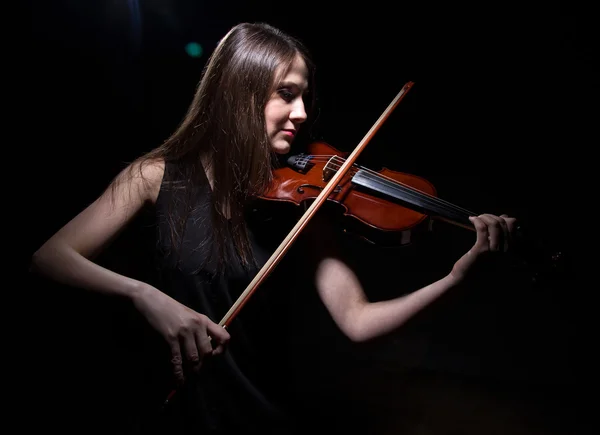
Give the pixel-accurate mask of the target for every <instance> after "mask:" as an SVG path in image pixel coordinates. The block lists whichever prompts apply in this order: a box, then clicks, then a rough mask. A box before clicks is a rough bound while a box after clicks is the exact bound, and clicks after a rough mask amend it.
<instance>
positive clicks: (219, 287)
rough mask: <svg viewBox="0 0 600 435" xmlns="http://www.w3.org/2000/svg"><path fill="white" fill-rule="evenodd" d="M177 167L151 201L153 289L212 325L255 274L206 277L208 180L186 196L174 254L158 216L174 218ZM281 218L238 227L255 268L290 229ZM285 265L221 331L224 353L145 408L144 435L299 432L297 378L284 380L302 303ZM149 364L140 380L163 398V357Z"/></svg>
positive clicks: (169, 168) (166, 381)
mask: <svg viewBox="0 0 600 435" xmlns="http://www.w3.org/2000/svg"><path fill="white" fill-rule="evenodd" d="M177 169H178V168H177V166H176V165H175V164H173V163H168V164H167V165H166V167H165V174H164V178H163V182H162V185H161V190H160V193H159V196H158V199H157V202H156V208H155V212H156V229H157V236H158V237H157V243H158V250H157V252H158V255H157V258H156V261H157V271H158V272H159V274H158V277H157V282H156V286H157V287H158V288H159V289H160V290H162V291H164V292H165V293H167V294H169V295H170V296H172V297H173V298H174V299H176V300H178V301H180V302H182V303H183V304H185V305H187V306H189V307H191V308H193V309H194V310H196V311H198V312H200V313H203V314H205V315H207V316H208V317H209V318H211V319H212V320H213V321H214V322H217V323H218V322H219V321H220V320H221V319H222V317H223V316H224V315H225V313H226V312H227V310H228V309H229V308H230V307H231V305H232V304H233V303H234V302H235V300H236V299H237V298H238V296H239V295H240V294H241V293H242V291H243V290H244V289H245V288H246V286H247V284H248V283H249V282H250V281H251V279H252V278H253V276H254V274H255V273H256V272H257V271H258V269H256V270H244V268H243V267H242V266H241V263H234V264H227V265H226V269H225V270H224V271H221V272H218V271H217V270H216V265H215V262H214V261H213V260H214V259H213V258H211V249H210V246H211V245H210V235H211V232H212V227H211V218H210V206H209V200H210V195H211V190H210V187H209V183H208V180H205V181H206V182H205V183H204V184H203V185H202V186H200V188H199V190H198V191H197V192H196V193H195V194H194V201H195V207H194V209H193V212H192V213H191V214H190V215H189V217H188V218H187V224H186V225H187V226H186V229H185V235H184V237H183V245H182V249H181V251H180V252H179V255H176V254H175V252H174V251H173V249H172V239H171V236H170V234H171V232H170V228H169V226H168V216H171V217H172V216H173V214H172V212H173V211H175V212H177V213H179V210H178V209H177V207H178V204H181V199H182V195H183V194H184V191H183V190H182V189H179V188H178V184H179V181H180V180H179V175H178V174H179V171H178V170H177ZM204 178H206V177H204ZM290 217H291V215H290V214H287V215H286V214H285V213H283V214H279V219H277V220H275V221H274V220H273V217H272V216H269V215H265V214H262V213H261V212H260V211H258V210H256V209H250V210H249V213H248V225H249V230H250V236H251V240H252V246H253V249H254V252H255V255H256V258H257V260H258V266H259V267H261V266H262V265H263V264H264V263H265V262H266V260H268V258H269V256H270V255H271V253H272V252H273V250H274V249H275V248H276V247H277V245H278V243H279V242H281V240H283V237H284V236H285V234H286V233H287V231H288V230H289V229H291V225H292V224H293V223H294V222H293V221H292V220H291V219H289V218H290ZM291 255H292V254H290V257H291ZM286 264H287V266H286V267H282V269H281V270H276V272H274V273H272V274H271V276H270V277H269V278H268V279H267V280H266V282H265V283H263V284H262V285H261V287H260V288H259V289H258V290H257V291H256V292H255V293H254V294H253V295H252V297H251V298H250V299H249V301H248V303H247V304H246V305H245V306H244V308H243V309H242V310H241V311H240V313H239V314H238V315H237V316H236V318H235V319H234V321H233V322H232V324H231V325H230V326H229V327H228V331H229V333H230V334H231V341H230V343H229V345H228V346H227V350H226V352H225V353H224V354H223V355H219V356H217V357H215V358H207V359H205V362H204V364H203V368H202V369H201V371H200V374H199V375H196V376H194V377H192V378H188V381H187V382H186V384H185V385H184V386H183V387H182V388H180V389H179V390H178V391H177V393H176V395H175V397H174V398H173V400H172V401H171V402H170V403H169V404H168V405H167V406H166V407H164V408H158V407H155V408H151V409H152V411H151V412H150V414H151V415H149V416H148V418H146V419H145V421H146V423H145V426H146V428H144V430H143V432H144V433H199V434H230V433H231V434H233V433H235V434H242V433H261V434H270V433H277V434H281V435H283V434H288V433H290V434H291V433H300V432H301V431H303V430H302V429H300V428H301V426H303V425H304V424H306V423H307V422H308V421H309V419H307V418H306V417H307V416H306V415H304V416H302V417H301V418H298V417H295V416H294V414H296V412H297V410H298V409H299V408H297V407H296V405H297V403H295V402H297V396H296V394H295V393H294V392H293V390H294V388H295V385H297V383H298V379H297V378H296V379H292V377H294V376H295V375H294V373H297V371H296V369H295V368H294V367H292V366H293V365H294V364H301V361H302V358H301V357H300V358H299V357H298V356H297V355H294V354H297V353H300V354H302V353H303V351H302V349H301V346H302V345H300V344H299V343H298V342H294V341H293V339H292V338H291V335H292V334H293V330H299V329H298V328H300V324H298V323H294V322H295V320H296V319H297V317H298V316H297V315H295V314H293V312H296V313H300V312H301V311H302V310H303V309H304V308H303V307H304V305H305V303H306V301H302V300H299V299H298V292H297V291H296V289H297V288H299V285H298V284H299V283H300V280H299V279H298V277H295V276H293V274H294V270H293V269H294V266H293V264H294V260H293V259H292V258H290V259H287V261H286ZM158 341H160V340H158ZM159 346H160V344H159ZM163 350H165V351H167V349H166V348H164V349H163ZM153 361H160V363H159V365H158V366H157V367H153V370H154V372H153V373H154V374H153V375H152V376H151V377H149V378H148V379H152V381H151V382H152V383H154V384H155V385H152V386H151V388H153V392H154V393H156V392H158V391H160V392H162V394H166V393H167V392H168V391H170V389H169V385H171V384H170V373H171V367H170V366H169V365H168V362H169V356H168V354H167V353H166V352H164V353H163V354H162V355H161V356H155V357H154V358H153ZM163 397H164V396H163ZM158 398H159V397H158V396H157V397H155V398H154V400H158ZM155 403H156V402H155Z"/></svg>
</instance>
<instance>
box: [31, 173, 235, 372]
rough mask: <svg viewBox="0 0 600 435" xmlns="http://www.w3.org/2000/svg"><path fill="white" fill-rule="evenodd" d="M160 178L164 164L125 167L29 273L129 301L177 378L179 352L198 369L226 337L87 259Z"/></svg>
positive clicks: (154, 190)
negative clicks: (160, 342)
mask: <svg viewBox="0 0 600 435" xmlns="http://www.w3.org/2000/svg"><path fill="white" fill-rule="evenodd" d="M163 174H164V162H150V163H144V164H143V165H140V163H134V164H132V166H130V167H128V168H126V169H125V170H124V171H122V172H121V173H120V174H119V175H118V176H117V177H116V178H115V180H114V181H113V184H112V185H111V186H109V188H108V189H106V190H105V191H104V192H103V193H102V195H100V196H99V197H98V198H97V199H96V200H95V201H94V202H93V203H92V204H90V205H89V206H88V207H86V208H85V209H84V210H82V211H81V212H80V213H79V214H78V215H77V216H75V217H74V218H73V219H72V220H71V221H69V222H68V223H67V224H66V225H64V226H63V227H62V228H61V229H59V230H58V231H57V232H56V233H55V234H54V235H52V237H50V238H49V239H48V240H47V241H46V242H45V243H44V244H43V245H42V246H41V247H40V248H39V249H38V250H37V251H36V252H35V253H34V254H33V257H32V264H31V270H32V272H34V273H38V274H40V275H42V276H44V277H47V278H50V279H52V280H54V281H57V282H59V283H62V284H66V285H69V286H72V287H75V288H81V289H86V290H91V291H96V292H99V293H104V294H107V295H113V296H120V297H124V298H126V299H129V300H131V301H132V303H133V305H134V306H135V307H136V308H137V309H138V310H139V311H140V312H141V313H142V314H143V315H144V316H145V318H146V319H147V320H148V322H149V323H150V324H151V325H152V326H153V327H154V328H155V329H156V330H157V331H158V332H159V333H160V334H161V335H162V336H163V337H164V338H165V340H167V342H168V343H169V345H170V348H171V353H172V363H173V369H174V372H175V376H176V378H177V379H178V380H183V368H182V365H183V362H182V359H183V358H182V353H183V354H184V355H185V356H186V358H187V359H188V360H189V361H190V362H191V363H192V366H193V367H194V368H196V369H198V368H199V367H200V365H201V363H202V359H203V356H204V355H205V354H213V355H215V354H217V353H220V352H221V351H222V350H223V346H224V345H225V343H226V342H227V341H228V340H229V333H228V332H227V331H226V330H225V329H224V328H222V327H221V326H219V325H218V324H216V323H214V322H212V321H211V320H210V319H208V317H206V316H204V315H202V314H199V313H197V312H195V311H193V310H191V309H190V308H188V307H186V306H185V305H183V304H181V303H179V302H177V301H176V300H174V299H172V298H171V297H169V296H168V295H166V294H165V293H163V292H161V291H160V290H158V289H157V288H155V287H152V286H151V285H149V284H147V283H144V282H141V281H138V280H135V279H133V278H129V277H127V276H124V275H121V274H118V273H115V272H113V271H111V270H109V269H107V268H104V267H102V266H100V265H98V264H97V263H95V262H94V261H93V258H94V257H95V256H96V255H97V254H99V253H100V252H101V251H102V250H103V249H104V248H105V247H106V246H107V244H108V243H109V242H110V241H111V240H113V239H114V238H115V237H117V236H118V235H119V233H120V232H121V231H123V229H124V228H125V227H126V226H127V225H128V224H129V223H130V222H131V221H132V219H133V218H134V217H135V216H136V215H137V214H138V213H139V212H140V210H141V209H142V207H143V206H144V205H145V204H149V203H154V202H155V201H156V198H157V197H158V192H159V190H160V185H161V182H162V177H163ZM211 341H212V343H214V344H215V348H214V349H213V346H212V344H211Z"/></svg>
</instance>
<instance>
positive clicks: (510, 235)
mask: <svg viewBox="0 0 600 435" xmlns="http://www.w3.org/2000/svg"><path fill="white" fill-rule="evenodd" d="M500 217H501V218H502V219H503V220H504V223H505V224H506V239H507V241H506V243H505V246H506V249H505V251H508V250H509V249H510V247H511V246H512V243H513V239H514V235H515V231H516V228H517V220H516V219H515V218H512V217H509V216H508V215H506V214H502V215H500Z"/></svg>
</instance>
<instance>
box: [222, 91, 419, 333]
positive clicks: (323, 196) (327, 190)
mask: <svg viewBox="0 0 600 435" xmlns="http://www.w3.org/2000/svg"><path fill="white" fill-rule="evenodd" d="M413 85H414V82H411V81H409V82H407V83H406V84H405V85H404V86H403V87H402V89H401V90H400V92H398V94H397V95H396V97H395V98H394V99H393V100H392V102H391V103H390V104H389V105H388V107H387V108H386V109H385V110H384V111H383V113H382V114H381V116H380V117H379V119H377V121H376V122H375V124H373V126H372V127H371V129H370V130H369V131H368V132H367V134H366V135H365V136H364V137H363V139H362V140H361V141H360V143H359V144H358V145H357V147H356V148H355V149H354V151H352V153H351V154H350V155H349V156H348V158H347V159H346V161H345V162H344V164H343V165H342V166H341V168H340V169H339V170H338V171H337V172H336V173H335V175H334V176H333V177H332V178H331V180H329V182H328V183H327V185H326V186H325V187H324V188H323V190H322V191H321V193H320V194H319V196H318V197H317V198H316V199H315V200H314V201H313V203H312V204H311V206H310V207H309V208H308V209H307V210H306V212H304V214H303V215H302V217H301V218H300V220H299V221H298V222H297V223H296V225H295V226H294V228H292V230H291V231H290V232H289V234H288V235H287V236H286V237H285V239H284V240H283V241H282V242H281V244H280V245H279V247H278V248H277V249H276V250H275V251H274V252H273V254H272V255H271V257H270V258H269V260H267V262H266V263H265V264H264V266H263V267H262V268H261V269H260V271H259V272H258V273H257V274H256V276H255V277H254V279H253V280H252V281H251V282H250V283H249V284H248V286H247V287H246V289H245V290H244V291H243V292H242V293H241V294H240V296H239V297H238V299H237V300H236V301H235V303H234V304H233V305H232V306H231V308H230V309H229V311H227V313H225V315H224V316H223V318H222V319H221V321H220V322H219V325H220V326H223V327H224V328H227V327H228V326H229V324H230V323H231V321H232V320H233V318H234V317H235V316H236V315H237V313H238V312H239V311H240V310H241V309H242V307H243V306H244V305H245V303H246V302H247V301H248V299H249V298H250V296H252V294H253V293H254V292H255V291H256V289H257V288H258V286H259V285H260V284H261V283H262V282H263V281H264V280H265V279H266V278H267V277H268V275H269V274H270V273H271V271H272V270H273V269H274V268H275V266H276V265H277V264H278V263H279V262H280V261H281V259H282V258H283V256H284V255H285V254H286V253H287V251H288V250H289V248H290V247H291V246H292V244H293V243H294V242H295V241H296V239H297V238H298V236H299V235H300V232H301V231H302V230H303V229H304V227H306V225H307V224H308V222H309V221H310V219H311V218H312V217H313V216H314V214H315V213H316V212H317V210H318V209H319V207H321V205H322V204H323V203H324V202H325V201H326V200H327V197H328V196H329V195H330V194H331V192H332V191H333V189H334V188H335V186H337V185H338V183H339V182H340V180H341V179H342V178H343V177H344V176H345V175H346V173H347V172H348V171H349V170H350V168H352V165H353V164H354V162H355V161H356V159H357V158H358V156H359V154H360V153H361V152H362V151H363V150H364V148H365V147H366V146H367V144H368V143H369V141H370V140H371V138H372V137H373V136H374V135H375V133H376V132H377V131H378V130H379V128H380V127H381V125H382V124H383V123H384V122H385V120H386V119H387V118H388V117H389V116H390V114H391V113H392V111H393V110H394V109H395V108H396V106H397V105H398V104H399V103H400V101H402V99H403V98H404V96H405V95H406V93H407V92H408V91H409V90H410V89H411V88H412V86H413Z"/></svg>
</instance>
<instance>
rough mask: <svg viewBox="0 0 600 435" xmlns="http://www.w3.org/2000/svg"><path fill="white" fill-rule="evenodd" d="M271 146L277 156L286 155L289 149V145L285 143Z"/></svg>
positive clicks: (276, 143) (281, 142)
mask: <svg viewBox="0 0 600 435" xmlns="http://www.w3.org/2000/svg"><path fill="white" fill-rule="evenodd" d="M272 146H273V151H275V152H276V153H277V154H287V153H289V152H290V149H291V145H290V144H289V143H288V142H286V141H277V142H275V143H274V144H273V145H272Z"/></svg>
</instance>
